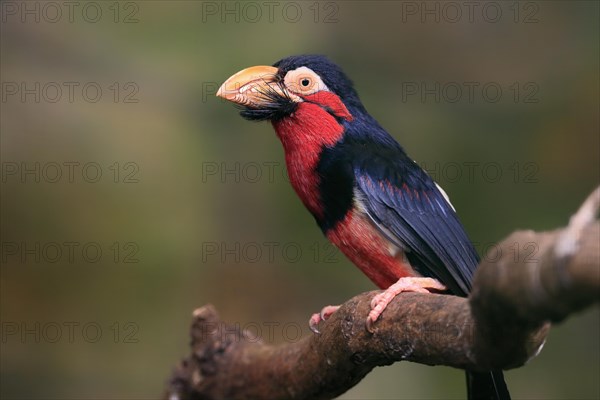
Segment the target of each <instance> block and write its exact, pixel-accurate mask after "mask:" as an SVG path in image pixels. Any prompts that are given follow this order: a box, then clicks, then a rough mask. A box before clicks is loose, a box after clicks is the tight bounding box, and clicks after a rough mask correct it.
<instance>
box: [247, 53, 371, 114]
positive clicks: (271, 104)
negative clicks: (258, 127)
mask: <svg viewBox="0 0 600 400" xmlns="http://www.w3.org/2000/svg"><path fill="white" fill-rule="evenodd" d="M273 66H274V67H277V68H278V69H279V71H278V73H277V79H278V84H279V85H283V79H284V77H285V74H287V73H288V72H289V71H293V70H295V69H297V68H300V67H307V68H310V69H311V70H313V71H314V72H315V73H316V74H318V75H319V76H320V77H321V79H322V80H323V82H324V83H325V85H327V87H328V88H329V90H331V91H332V92H333V93H335V94H337V95H338V96H339V97H340V99H341V100H342V102H343V103H344V105H345V106H346V107H347V108H348V110H349V111H350V113H351V114H353V115H354V114H360V113H363V112H365V109H364V107H363V105H362V103H361V102H360V99H359V97H358V94H357V93H356V90H354V86H353V84H352V81H351V80H350V78H348V76H347V75H346V74H345V73H344V71H342V69H341V68H340V67H339V66H337V65H336V64H334V63H333V62H331V61H330V60H329V59H328V58H327V57H326V56H323V55H299V56H291V57H287V58H284V59H281V60H279V61H277V62H276V63H275V64H273ZM284 93H285V92H284ZM263 95H264V97H265V98H266V99H268V102H266V104H263V105H261V107H260V108H254V107H249V106H242V107H241V108H242V111H241V112H240V115H241V116H242V117H243V118H245V119H247V120H251V121H264V120H278V119H281V118H284V117H286V116H288V115H290V114H291V113H293V112H294V111H295V110H296V107H297V106H298V103H296V102H295V101H293V100H292V99H291V98H290V97H289V96H285V95H282V94H281V93H278V92H276V91H275V90H268V91H267V92H265V93H263Z"/></svg>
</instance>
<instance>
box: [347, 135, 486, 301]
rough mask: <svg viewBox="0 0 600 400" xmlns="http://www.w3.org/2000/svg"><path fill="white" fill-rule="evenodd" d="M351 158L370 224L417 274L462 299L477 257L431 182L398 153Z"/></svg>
mask: <svg viewBox="0 0 600 400" xmlns="http://www.w3.org/2000/svg"><path fill="white" fill-rule="evenodd" d="M346 150H348V149H346ZM353 153H354V155H355V157H353V169H354V176H355V185H356V188H357V190H358V195H359V196H360V200H361V201H362V203H363V205H364V206H365V208H366V210H367V213H368V215H369V217H370V218H371V219H372V221H373V222H374V224H375V225H376V226H377V227H378V228H379V230H380V231H381V232H382V234H384V235H385V236H387V238H388V239H389V240H390V241H392V242H393V243H394V244H396V245H397V246H399V247H401V248H403V249H404V250H405V254H406V256H407V258H408V260H409V261H410V263H411V265H412V266H413V267H414V268H415V269H416V270H417V271H418V272H419V273H421V274H422V275H424V276H431V277H434V278H436V279H438V280H439V281H440V282H442V283H443V284H444V285H446V286H447V287H448V288H449V289H450V291H451V292H452V293H454V294H457V295H462V296H466V295H467V293H468V292H469V291H470V289H471V281H472V278H473V272H474V270H475V268H476V267H477V264H478V261H479V258H478V256H477V253H476V252H475V249H474V248H473V246H472V244H471V242H470V241H469V239H468V237H467V234H466V233H465V231H464V228H463V226H462V224H461V223H460V221H459V220H458V218H457V216H456V213H455V212H454V210H453V209H452V206H451V205H450V204H449V203H448V201H447V200H446V198H445V197H444V195H443V194H442V193H441V192H440V190H439V189H438V187H437V185H436V184H435V182H434V181H433V180H432V179H431V177H429V175H427V173H426V172H425V171H423V170H422V169H421V168H420V167H419V166H418V165H417V164H416V163H415V162H414V161H412V160H411V159H410V158H408V156H406V154H405V153H404V151H402V149H400V148H386V149H385V151H382V149H381V147H379V148H378V149H377V150H376V151H368V146H361V149H360V152H353ZM357 155H358V157H356V156H357Z"/></svg>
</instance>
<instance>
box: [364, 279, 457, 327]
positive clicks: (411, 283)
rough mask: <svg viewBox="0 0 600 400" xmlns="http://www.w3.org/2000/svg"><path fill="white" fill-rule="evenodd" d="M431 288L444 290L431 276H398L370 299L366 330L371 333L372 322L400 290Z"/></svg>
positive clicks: (421, 290) (413, 290) (420, 291)
mask: <svg viewBox="0 0 600 400" xmlns="http://www.w3.org/2000/svg"><path fill="white" fill-rule="evenodd" d="M431 290H440V291H443V290H446V287H445V286H444V285H442V284H441V283H440V282H439V281H438V280H436V279H433V278H421V277H412V276H409V277H404V278H400V279H399V280H398V282H396V283H394V284H393V285H392V286H390V287H389V288H387V289H386V290H384V291H383V292H381V293H379V294H377V295H376V296H375V297H373V299H372V300H371V312H369V315H368V316H367V330H368V331H369V332H371V333H373V324H374V323H375V321H377V318H379V316H380V315H381V313H382V312H383V310H385V308H386V307H387V305H388V304H390V301H392V300H393V299H394V297H396V296H397V295H399V294H400V293H402V292H417V293H429V292H430V291H431Z"/></svg>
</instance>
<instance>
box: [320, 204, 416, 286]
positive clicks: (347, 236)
mask: <svg viewBox="0 0 600 400" xmlns="http://www.w3.org/2000/svg"><path fill="white" fill-rule="evenodd" d="M327 238H328V239H329V240H330V241H331V242H332V243H333V244H335V245H336V246H337V247H338V248H339V249H340V250H341V251H342V252H343V253H344V254H345V255H346V257H348V258H349V259H350V261H352V262H353V263H354V264H355V265H356V266H357V267H358V268H360V270H361V271H362V272H363V273H364V274H365V275H367V276H368V277H369V279H371V280H372V281H373V282H374V283H375V284H376V285H377V286H379V287H380V288H382V289H386V288H388V287H389V286H391V285H392V284H394V283H396V281H397V280H398V279H400V278H402V277H405V276H418V274H417V273H416V272H415V271H414V270H413V268H412V267H411V266H410V264H409V263H408V261H407V260H406V258H405V257H404V254H403V253H402V251H399V252H398V254H392V251H391V247H390V242H389V241H388V240H387V239H385V238H384V237H383V236H382V235H381V234H380V233H379V232H378V231H377V229H376V228H375V226H373V223H372V222H371V221H370V220H369V219H368V217H367V216H365V215H364V214H361V213H360V212H359V211H357V210H356V209H355V210H353V211H351V212H349V213H348V214H347V215H346V217H345V218H344V220H342V221H341V222H340V223H339V224H338V225H336V227H335V229H331V230H330V231H329V232H327Z"/></svg>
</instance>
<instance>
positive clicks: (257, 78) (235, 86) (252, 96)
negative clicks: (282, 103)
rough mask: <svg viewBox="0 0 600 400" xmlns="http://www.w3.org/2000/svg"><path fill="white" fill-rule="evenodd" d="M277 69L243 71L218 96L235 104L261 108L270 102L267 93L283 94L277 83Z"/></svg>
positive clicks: (226, 83)
mask: <svg viewBox="0 0 600 400" xmlns="http://www.w3.org/2000/svg"><path fill="white" fill-rule="evenodd" d="M277 71H278V70H277V68H275V67H271V66H266V65H260V66H256V67H250V68H246V69H243V70H241V71H240V72H238V73H236V74H234V75H232V76H231V77H230V78H229V79H227V80H226V81H225V82H224V83H223V84H222V85H221V87H220V88H219V90H218V91H217V96H218V97H222V98H224V99H225V100H229V101H232V102H234V103H237V104H240V105H243V106H250V107H260V106H261V105H264V104H266V103H267V102H268V101H269V98H268V97H267V96H265V93H269V92H273V91H276V92H281V88H279V85H277V84H274V83H275V82H276V80H275V79H276V75H277Z"/></svg>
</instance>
